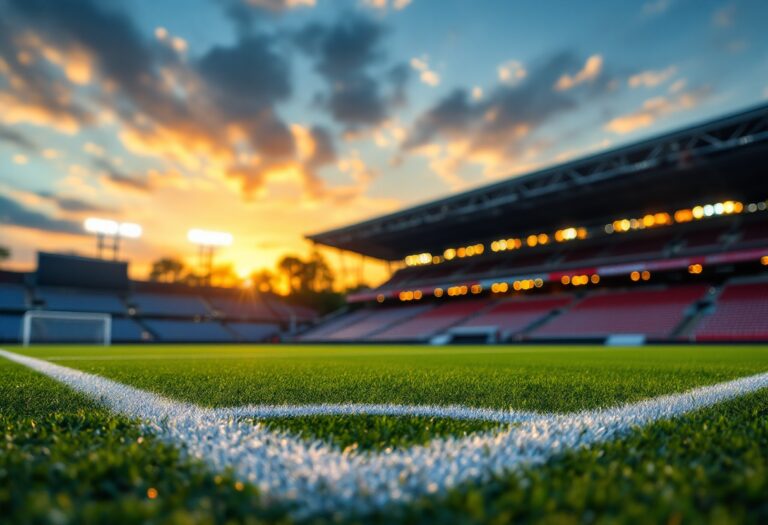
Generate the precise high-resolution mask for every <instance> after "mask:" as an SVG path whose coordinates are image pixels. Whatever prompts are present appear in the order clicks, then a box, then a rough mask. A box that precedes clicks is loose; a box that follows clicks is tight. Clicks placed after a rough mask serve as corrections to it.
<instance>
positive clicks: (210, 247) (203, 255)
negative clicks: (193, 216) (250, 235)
mask: <svg viewBox="0 0 768 525" xmlns="http://www.w3.org/2000/svg"><path fill="white" fill-rule="evenodd" d="M187 239H188V240H189V242H191V243H192V244H196V245H197V246H198V253H199V257H200V266H201V267H202V268H203V269H204V271H205V277H204V282H205V284H208V285H210V284H211V275H212V274H213V254H214V252H215V251H216V248H219V247H221V246H229V245H231V244H232V241H233V239H234V238H233V237H232V234H231V233H227V232H215V231H209V230H200V229H197V228H193V229H191V230H189V231H188V232H187Z"/></svg>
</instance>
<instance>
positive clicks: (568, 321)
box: [532, 286, 707, 339]
mask: <svg viewBox="0 0 768 525" xmlns="http://www.w3.org/2000/svg"><path fill="white" fill-rule="evenodd" d="M706 290H707V287H705V286H678V287H673V288H669V289H658V290H631V291H623V292H603V293H596V294H594V295H591V296H589V297H587V298H586V299H584V300H582V301H581V302H579V303H577V304H576V305H574V306H573V307H572V308H569V309H567V310H566V311H565V312H563V313H562V314H561V315H558V316H556V317H553V318H552V319H551V320H550V321H548V322H547V323H545V324H544V325H542V326H541V327H540V328H538V329H536V330H535V331H534V332H533V333H532V337H534V338H573V337H577V338H578V337H584V338H603V337H607V336H610V335H615V334H633V335H644V336H646V337H648V338H657V339H665V338H668V337H670V336H671V335H672V331H673V330H674V329H675V328H676V327H677V326H678V325H679V324H680V323H681V322H682V321H683V319H684V318H685V314H686V311H687V309H688V308H689V307H690V306H691V305H693V303H694V302H695V301H696V300H698V299H701V298H702V297H703V296H704V294H705V292H706Z"/></svg>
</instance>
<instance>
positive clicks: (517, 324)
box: [457, 296, 573, 339]
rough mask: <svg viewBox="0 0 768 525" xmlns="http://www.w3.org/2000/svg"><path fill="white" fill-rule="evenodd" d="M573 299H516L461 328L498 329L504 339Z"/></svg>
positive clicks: (496, 306)
mask: <svg viewBox="0 0 768 525" xmlns="http://www.w3.org/2000/svg"><path fill="white" fill-rule="evenodd" d="M572 300H573V299H572V297H567V296H566V297H564V296H560V297H543V298H515V299H511V300H507V301H502V302H500V303H497V304H496V305H495V306H493V307H491V308H490V309H488V310H485V311H484V312H482V313H481V314H480V315H477V316H475V317H472V318H470V319H467V320H466V321H464V322H462V323H460V324H459V325H457V326H459V327H467V328H469V327H496V328H497V329H498V330H499V333H500V334H501V337H502V338H503V339H506V338H507V337H509V336H510V335H512V334H515V333H517V332H520V331H522V330H524V329H525V328H527V327H529V326H530V325H532V324H533V323H534V322H536V321H539V320H541V319H543V318H544V317H545V316H546V315H548V314H549V313H550V312H552V311H553V310H555V309H557V308H563V307H565V306H566V305H568V304H569V303H570V302H571V301H572Z"/></svg>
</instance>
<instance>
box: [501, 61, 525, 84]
mask: <svg viewBox="0 0 768 525" xmlns="http://www.w3.org/2000/svg"><path fill="white" fill-rule="evenodd" d="M496 72H497V73H498V75H499V82H503V83H505V84H509V85H515V84H517V83H518V82H520V81H521V80H523V79H524V78H525V77H526V75H528V72H527V71H526V70H525V68H524V67H523V64H522V63H520V62H519V61H517V60H508V61H506V62H504V63H502V64H499V66H498V67H497V68H496Z"/></svg>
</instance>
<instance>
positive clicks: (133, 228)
mask: <svg viewBox="0 0 768 525" xmlns="http://www.w3.org/2000/svg"><path fill="white" fill-rule="evenodd" d="M118 233H119V234H120V237H125V238H127V239H138V238H139V237H141V234H142V233H143V232H142V229H141V226H139V225H138V224H134V223H132V222H123V223H121V224H120V228H119V230H118Z"/></svg>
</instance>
